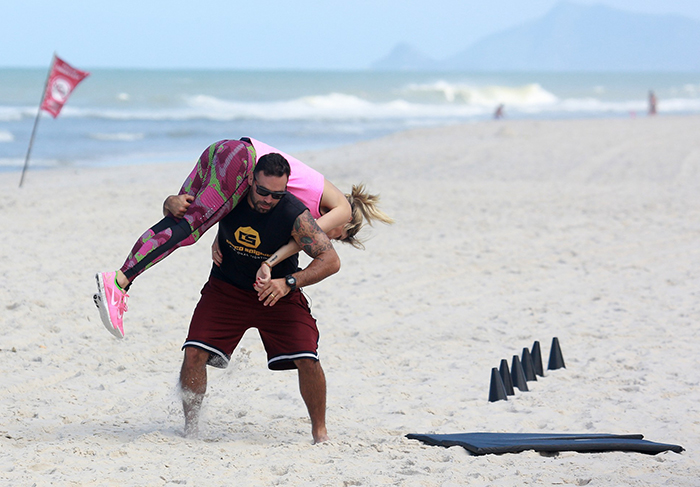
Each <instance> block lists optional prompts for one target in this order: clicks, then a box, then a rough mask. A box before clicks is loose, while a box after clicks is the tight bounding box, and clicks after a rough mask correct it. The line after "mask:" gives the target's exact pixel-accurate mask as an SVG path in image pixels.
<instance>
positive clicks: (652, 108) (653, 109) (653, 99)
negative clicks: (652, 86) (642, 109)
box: [649, 91, 656, 115]
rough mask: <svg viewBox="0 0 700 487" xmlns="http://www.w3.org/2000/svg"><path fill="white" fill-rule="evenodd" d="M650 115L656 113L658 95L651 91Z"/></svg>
mask: <svg viewBox="0 0 700 487" xmlns="http://www.w3.org/2000/svg"><path fill="white" fill-rule="evenodd" d="M649 115H656V95H655V94H654V92H653V91H649Z"/></svg>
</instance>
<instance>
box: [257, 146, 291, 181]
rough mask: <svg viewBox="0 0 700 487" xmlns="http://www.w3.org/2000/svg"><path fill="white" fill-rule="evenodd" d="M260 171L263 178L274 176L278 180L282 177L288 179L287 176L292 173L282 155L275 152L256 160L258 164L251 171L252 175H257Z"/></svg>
mask: <svg viewBox="0 0 700 487" xmlns="http://www.w3.org/2000/svg"><path fill="white" fill-rule="evenodd" d="M260 171H262V172H263V173H264V174H265V176H275V177H278V178H279V177H282V176H287V177H289V175H290V174H291V173H292V170H291V168H290V167H289V163H288V162H287V159H285V158H284V157H283V156H282V154H277V153H275V152H273V153H272V154H265V155H264V156H262V157H261V158H260V159H258V163H257V164H256V165H255V171H253V173H254V174H258V173H260Z"/></svg>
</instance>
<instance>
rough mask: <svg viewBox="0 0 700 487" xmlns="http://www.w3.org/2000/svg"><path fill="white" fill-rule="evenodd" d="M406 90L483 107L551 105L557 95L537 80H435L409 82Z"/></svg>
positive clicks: (410, 92) (451, 101)
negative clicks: (514, 82)
mask: <svg viewBox="0 0 700 487" xmlns="http://www.w3.org/2000/svg"><path fill="white" fill-rule="evenodd" d="M405 91H406V92H407V93H409V94H415V93H424V94H437V95H439V96H441V97H442V98H444V100H445V101H446V102H448V103H458V102H461V103H466V104H468V105H476V106H482V107H493V106H495V105H499V104H501V103H502V104H505V105H510V106H518V107H520V106H528V105H552V104H554V103H556V102H557V100H558V98H557V97H556V96H555V95H554V94H552V93H550V92H549V91H547V90H545V89H544V88H542V86H540V85H539V84H537V83H531V84H527V85H522V86H498V85H487V86H473V85H468V84H459V83H448V82H447V81H436V82H434V83H428V84H411V85H408V87H407V88H406V89H405Z"/></svg>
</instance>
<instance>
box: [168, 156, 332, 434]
mask: <svg viewBox="0 0 700 487" xmlns="http://www.w3.org/2000/svg"><path fill="white" fill-rule="evenodd" d="M289 174H290V168H289V164H288V163H287V161H286V160H285V158H284V157H283V156H281V155H280V154H268V155H265V156H263V157H261V158H260V160H259V161H258V163H257V165H256V167H255V170H254V172H253V173H252V174H250V175H249V176H248V182H249V184H250V186H251V190H250V191H248V193H247V195H246V196H245V200H244V201H243V202H242V203H241V204H240V205H237V206H236V207H235V208H234V209H233V210H231V211H230V212H229V213H228V215H226V217H225V218H224V219H222V220H221V222H220V224H219V233H218V235H217V240H218V241H219V249H220V252H221V253H222V259H221V262H220V264H217V263H215V264H214V266H213V267H212V271H211V274H210V276H209V280H208V281H207V283H206V284H205V285H204V288H203V289H202V297H201V298H200V300H199V303H198V304H197V307H196V308H195V311H194V314H193V316H192V320H191V322H190V329H189V332H188V335H187V339H186V341H185V343H184V345H183V347H182V348H183V350H184V351H185V355H184V359H183V363H182V369H181V371H180V386H181V390H182V403H183V409H184V413H185V435H186V436H192V435H195V434H196V433H197V431H198V419H199V411H200V407H201V405H202V401H203V399H204V394H205V392H206V389H207V365H210V366H213V367H218V368H226V367H227V366H228V363H229V360H230V359H231V355H232V353H233V351H234V350H235V349H236V346H237V345H238V343H239V342H240V340H241V338H242V337H243V334H244V333H245V332H246V331H247V330H248V329H249V328H252V327H255V328H257V329H258V331H259V333H260V337H261V339H262V342H263V345H264V346H265V351H266V352H267V359H268V362H267V366H268V368H269V369H271V370H290V369H297V370H298V374H299V389H300V391H301V396H302V398H303V400H304V402H305V404H306V407H307V409H308V412H309V416H310V418H311V432H312V435H313V439H314V442H315V443H320V442H323V441H326V440H327V439H328V433H327V430H326V379H325V375H324V372H323V369H322V368H321V363H320V362H319V359H318V352H317V346H318V337H319V333H318V329H317V327H316V320H315V319H314V318H313V316H312V315H311V312H310V310H309V306H308V303H307V301H306V298H305V297H304V295H303V294H302V292H301V288H302V287H303V286H308V285H311V284H315V283H317V282H319V281H321V280H323V279H325V278H326V277H328V276H330V275H332V274H334V273H336V272H338V270H339V269H340V259H339V258H338V254H336V252H335V250H334V249H333V245H332V244H331V242H330V240H329V239H328V236H327V235H326V234H325V233H324V232H323V230H321V228H320V227H319V226H318V225H317V223H316V221H315V220H314V218H313V217H312V216H311V213H310V212H309V210H308V209H307V208H306V206H304V204H303V203H302V202H301V201H299V200H298V199H297V198H296V197H294V196H293V195H290V194H287V181H288V178H289ZM290 238H291V239H293V240H294V241H295V242H296V243H297V245H298V246H299V247H300V248H301V249H303V250H304V252H305V253H306V254H308V255H309V256H310V257H311V258H312V259H313V260H312V261H311V262H310V263H309V265H308V266H307V267H306V268H305V269H303V270H299V269H298V264H299V260H298V254H297V253H294V254H293V255H292V256H291V257H288V258H287V259H284V260H282V261H280V262H278V265H276V266H275V268H274V269H272V277H273V279H271V280H270V281H268V282H267V283H266V284H264V285H261V284H260V283H258V282H257V270H258V269H259V268H260V266H261V265H263V266H266V264H265V262H267V260H266V258H267V256H269V255H270V254H271V253H273V252H274V251H275V250H276V249H277V248H279V247H280V246H281V245H283V244H285V243H286V242H288V241H289V240H290ZM256 291H257V292H256Z"/></svg>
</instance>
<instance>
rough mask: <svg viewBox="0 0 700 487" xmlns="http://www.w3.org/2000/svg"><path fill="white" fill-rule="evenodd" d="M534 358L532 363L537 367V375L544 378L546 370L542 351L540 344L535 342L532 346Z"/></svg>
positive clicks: (531, 353)
mask: <svg viewBox="0 0 700 487" xmlns="http://www.w3.org/2000/svg"><path fill="white" fill-rule="evenodd" d="M530 356H531V357H532V363H533V364H534V366H535V374H537V375H539V376H540V377H544V369H543V368H542V349H541V348H540V342H539V341H537V340H535V343H533V344H532V352H530Z"/></svg>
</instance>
